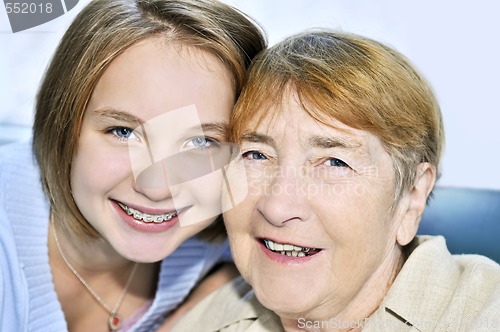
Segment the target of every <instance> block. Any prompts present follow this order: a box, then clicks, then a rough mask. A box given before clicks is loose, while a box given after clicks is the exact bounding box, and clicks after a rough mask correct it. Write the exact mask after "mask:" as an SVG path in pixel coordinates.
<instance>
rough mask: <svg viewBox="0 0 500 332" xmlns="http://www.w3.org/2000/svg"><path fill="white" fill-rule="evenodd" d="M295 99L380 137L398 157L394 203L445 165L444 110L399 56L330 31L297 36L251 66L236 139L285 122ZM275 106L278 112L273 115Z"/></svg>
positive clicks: (326, 118)
mask: <svg viewBox="0 0 500 332" xmlns="http://www.w3.org/2000/svg"><path fill="white" fill-rule="evenodd" d="M292 95H296V96H297V98H298V101H299V103H300V104H301V107H302V108H303V109H304V110H305V111H306V112H307V113H308V114H309V115H310V116H312V117H313V118H314V119H315V120H317V121H319V122H321V123H323V124H325V125H328V126H332V122H331V121H330V119H332V118H335V119H337V120H338V121H340V122H342V123H344V124H346V125H347V126H350V127H352V128H356V129H360V130H366V131H368V132H370V133H372V134H373V135H375V136H377V137H378V138H379V139H380V140H381V141H382V143H383V145H384V147H385V149H386V150H387V151H388V153H389V154H390V155H391V156H392V159H393V163H394V168H395V172H396V188H395V200H397V199H398V197H400V194H401V193H402V192H404V191H405V190H408V189H409V188H411V186H412V184H413V182H414V179H415V174H416V167H417V165H418V164H419V163H421V162H429V163H430V164H432V165H434V166H435V167H436V169H438V166H439V160H440V156H441V151H442V149H443V144H444V130H443V123H442V119H441V111H440V109H439V105H438V103H437V101H436V98H435V96H434V93H433V91H432V89H431V88H430V86H429V84H428V83H427V82H426V81H425V80H424V78H423V77H422V76H421V75H420V74H419V73H418V72H417V70H416V69H415V68H414V67H413V66H412V65H411V64H410V62H409V61H408V60H407V59H406V58H405V57H404V56H403V55H402V54H400V53H399V52H397V51H396V50H394V49H392V48H390V47H388V46H386V45H384V44H382V43H380V42H377V41H374V40H371V39H368V38H365V37H361V36H358V35H354V34H347V33H340V32H335V31H329V30H323V29H322V30H314V31H307V32H304V33H301V34H297V35H294V36H291V37H289V38H287V39H285V40H284V41H282V42H280V43H278V44H277V45H275V46H273V47H271V48H270V49H268V50H266V51H264V52H262V53H261V54H260V55H259V56H258V57H257V58H256V59H255V60H254V62H253V64H252V66H251V68H250V70H249V76H248V78H247V82H246V85H245V87H244V89H243V91H242V93H241V95H240V98H239V100H238V102H237V103H236V106H235V112H234V113H233V118H232V120H231V124H230V126H231V133H230V139H231V140H233V141H235V142H240V140H241V137H242V135H243V134H244V133H245V131H247V130H252V129H254V128H249V126H250V127H252V126H253V127H256V126H257V125H259V124H260V123H261V121H262V119H263V118H264V117H266V116H269V115H271V116H286V113H285V110H284V109H283V107H282V105H284V103H286V100H287V98H290V96H292ZM271 106H273V107H274V109H275V110H277V111H276V112H275V113H279V114H270V113H269V112H270V107H271Z"/></svg>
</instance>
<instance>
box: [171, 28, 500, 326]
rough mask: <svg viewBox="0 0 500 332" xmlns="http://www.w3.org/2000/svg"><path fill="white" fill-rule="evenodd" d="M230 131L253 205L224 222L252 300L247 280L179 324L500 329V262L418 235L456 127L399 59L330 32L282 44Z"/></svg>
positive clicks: (234, 172)
mask: <svg viewBox="0 0 500 332" xmlns="http://www.w3.org/2000/svg"><path fill="white" fill-rule="evenodd" d="M232 137H233V139H234V140H235V141H236V142H238V143H240V145H241V154H240V157H239V159H237V160H236V161H238V160H239V161H240V164H243V165H244V167H239V166H238V163H236V162H235V163H234V165H233V167H232V168H231V169H230V170H229V171H228V174H229V175H230V176H231V178H232V179H233V180H234V179H238V178H245V177H243V176H242V175H245V173H246V182H247V184H248V185H247V189H248V195H247V197H246V199H245V200H244V202H243V203H242V204H240V205H238V206H237V207H236V208H234V209H232V210H230V211H229V212H227V213H225V223H226V227H227V231H228V234H229V238H230V243H231V248H232V253H233V256H234V260H235V262H236V265H237V267H238V269H239V271H240V272H241V274H242V276H243V278H244V280H245V281H246V282H247V283H248V284H249V285H251V287H252V288H253V291H250V286H248V285H247V284H246V283H245V282H244V281H243V280H241V279H239V280H236V281H235V282H233V283H232V284H231V285H229V286H227V287H225V288H223V289H221V290H220V291H218V292H216V293H214V294H213V295H211V296H210V297H209V298H207V299H206V300H205V301H204V302H202V303H201V304H200V305H199V306H198V307H197V309H195V310H193V311H192V312H191V313H190V314H189V315H188V316H186V317H185V319H184V320H183V321H181V322H180V323H179V325H178V326H177V328H178V329H179V330H187V328H191V329H193V330H196V331H219V330H223V331H280V330H285V331H299V330H300V331H304V330H306V331H320V330H338V331H345V330H361V329H364V330H367V331H410V330H412V331H413V330H418V331H431V330H432V331H434V330H439V331H477V330H481V329H482V330H488V331H489V330H492V329H499V328H500V324H498V323H499V322H498V313H499V312H500V268H499V266H498V265H497V264H496V263H494V262H493V261H491V260H489V259H487V258H485V257H480V256H461V257H455V256H452V255H451V254H450V253H449V252H448V250H447V248H446V244H445V241H444V239H443V238H442V237H425V236H424V237H420V236H418V237H416V233H417V229H418V225H419V222H420V219H421V216H422V213H423V211H424V208H425V206H426V202H427V200H428V198H429V196H430V194H431V192H432V189H433V186H434V184H435V181H436V178H437V177H438V169H439V160H440V157H441V152H442V148H443V142H444V133H443V124H442V119H441V113H440V110H439V106H438V104H437V102H436V99H435V97H434V95H433V92H432V90H431V88H430V87H429V85H428V84H427V83H426V81H425V80H424V79H423V78H422V77H421V75H420V74H419V73H418V72H417V71H416V70H415V69H414V68H413V67H412V65H411V64H410V63H409V62H408V60H407V59H405V58H404V57H403V56H402V55H401V54H399V53H398V52H397V51H395V50H393V49H391V48H390V47H387V46H386V45H383V44H381V43H379V42H376V41H373V40H370V39H367V38H364V37H360V36H356V35H350V34H343V33H336V32H330V31H314V32H307V33H303V34H299V35H295V36H292V37H290V38H288V39H286V40H284V41H283V42H281V43H279V44H278V45H276V46H274V47H273V48H271V49H270V50H267V51H264V53H262V54H261V55H260V56H259V57H258V58H257V59H256V60H255V62H254V64H253V65H252V67H251V70H250V74H249V78H248V82H247V85H246V87H245V88H244V92H243V93H242V95H241V97H240V99H239V101H238V103H237V106H236V112H235V113H234V117H233V122H232ZM193 324H194V325H195V326H193ZM495 324H498V325H495Z"/></svg>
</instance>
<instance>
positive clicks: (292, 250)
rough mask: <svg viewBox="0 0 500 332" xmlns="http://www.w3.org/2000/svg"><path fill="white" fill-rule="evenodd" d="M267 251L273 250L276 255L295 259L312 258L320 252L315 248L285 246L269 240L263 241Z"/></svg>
mask: <svg viewBox="0 0 500 332" xmlns="http://www.w3.org/2000/svg"><path fill="white" fill-rule="evenodd" d="M262 240H263V241H264V244H265V245H266V247H267V249H269V250H272V251H274V252H276V253H279V254H282V255H286V256H293V257H305V256H310V255H312V254H315V253H317V252H318V250H316V249H313V248H305V247H298V246H295V245H293V244H284V243H278V242H274V241H271V240H269V239H262Z"/></svg>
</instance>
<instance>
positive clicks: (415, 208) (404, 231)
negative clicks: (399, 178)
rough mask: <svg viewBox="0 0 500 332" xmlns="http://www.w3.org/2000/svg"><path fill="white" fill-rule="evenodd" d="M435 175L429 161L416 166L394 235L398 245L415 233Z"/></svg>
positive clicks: (404, 242) (403, 244) (410, 238)
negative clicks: (402, 212) (401, 216)
mask: <svg viewBox="0 0 500 332" xmlns="http://www.w3.org/2000/svg"><path fill="white" fill-rule="evenodd" d="M436 176H437V171H436V168H435V167H434V166H433V165H431V164H430V163H427V162H425V163H420V164H419V165H418V166H417V174H416V177H415V181H414V184H413V187H412V188H411V189H410V192H409V193H408V199H409V202H408V203H407V204H408V205H407V207H406V211H405V212H404V215H403V220H402V221H401V224H400V225H399V228H398V232H397V235H396V240H397V242H398V244H399V245H401V246H405V245H407V244H408V243H410V241H411V240H412V239H413V238H414V237H415V235H416V234H417V231H418V226H419V224H420V220H421V219H422V214H423V213H424V209H425V206H426V203H427V198H428V197H429V195H430V193H431V192H432V189H433V188H434V184H435V183H436Z"/></svg>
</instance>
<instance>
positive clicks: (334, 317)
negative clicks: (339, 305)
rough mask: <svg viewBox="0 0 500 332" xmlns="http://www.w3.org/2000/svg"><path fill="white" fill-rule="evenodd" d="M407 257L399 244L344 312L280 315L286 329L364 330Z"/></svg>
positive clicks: (317, 331)
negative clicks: (313, 315) (312, 316)
mask: <svg viewBox="0 0 500 332" xmlns="http://www.w3.org/2000/svg"><path fill="white" fill-rule="evenodd" d="M405 260H406V256H405V255H404V253H403V252H402V251H401V250H400V248H397V250H395V251H394V252H393V253H392V255H390V256H388V257H387V258H386V260H385V261H384V262H383V264H382V265H381V267H380V268H379V269H378V270H377V271H376V273H375V274H374V275H373V276H372V277H371V278H370V279H369V280H368V281H367V282H366V283H365V285H364V286H363V288H362V289H360V291H359V292H358V293H357V295H356V296H355V297H354V298H353V299H352V301H351V302H350V303H349V304H348V305H347V306H346V308H345V309H344V310H343V311H342V312H339V313H331V314H330V315H328V314H325V313H322V314H320V315H317V313H316V314H315V317H318V316H321V317H325V318H322V319H317V318H308V317H311V316H309V315H303V316H302V317H293V318H285V317H280V319H281V323H282V325H283V328H284V329H285V331H286V332H299V331H301V332H303V331H308V332H320V331H335V332H341V331H342V332H344V331H350V332H355V331H361V330H362V328H363V327H364V325H365V324H366V323H367V321H368V320H369V317H370V316H371V315H372V314H373V313H374V312H375V311H376V310H377V309H378V308H379V306H380V304H381V303H382V301H383V299H384V297H385V295H386V294H387V292H388V291H389V288H390V287H391V285H392V284H393V282H394V280H395V279H396V277H397V275H398V273H399V271H400V270H401V268H402V266H403V264H404V262H405ZM278 315H279V314H278Z"/></svg>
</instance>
